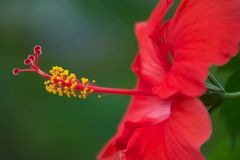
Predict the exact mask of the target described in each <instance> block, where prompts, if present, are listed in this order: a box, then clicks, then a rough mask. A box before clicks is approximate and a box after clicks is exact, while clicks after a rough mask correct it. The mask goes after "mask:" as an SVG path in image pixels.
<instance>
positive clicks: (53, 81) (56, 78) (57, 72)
mask: <svg viewBox="0 0 240 160" xmlns="http://www.w3.org/2000/svg"><path fill="white" fill-rule="evenodd" d="M50 74H51V78H50V80H48V81H45V82H44V84H45V85H46V87H45V89H46V91H48V92H50V93H53V94H58V95H59V96H63V95H64V94H65V95H66V96H67V97H72V96H73V97H78V98H82V99H85V98H86V97H87V96H88V95H89V94H91V93H93V92H94V90H93V89H89V87H88V86H89V85H90V84H89V83H88V82H89V80H88V79H87V78H84V77H83V78H81V79H80V80H78V79H77V77H76V75H75V74H73V73H70V72H69V70H64V69H63V68H62V67H58V66H55V67H52V69H51V70H50ZM92 83H95V80H93V81H92ZM78 84H79V85H84V88H83V89H82V90H80V91H78V90H77V89H76V86H77V85H78Z"/></svg>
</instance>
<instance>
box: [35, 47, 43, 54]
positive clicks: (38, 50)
mask: <svg viewBox="0 0 240 160" xmlns="http://www.w3.org/2000/svg"><path fill="white" fill-rule="evenodd" d="M34 53H35V54H41V53H42V47H41V46H40V45H36V46H34Z"/></svg>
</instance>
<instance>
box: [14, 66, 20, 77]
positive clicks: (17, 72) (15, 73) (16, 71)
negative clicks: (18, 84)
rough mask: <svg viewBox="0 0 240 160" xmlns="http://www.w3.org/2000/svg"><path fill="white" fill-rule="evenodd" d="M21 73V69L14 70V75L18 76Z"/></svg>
mask: <svg viewBox="0 0 240 160" xmlns="http://www.w3.org/2000/svg"><path fill="white" fill-rule="evenodd" d="M19 72H20V69H19V68H14V69H13V75H15V76H16V75H18V74H19Z"/></svg>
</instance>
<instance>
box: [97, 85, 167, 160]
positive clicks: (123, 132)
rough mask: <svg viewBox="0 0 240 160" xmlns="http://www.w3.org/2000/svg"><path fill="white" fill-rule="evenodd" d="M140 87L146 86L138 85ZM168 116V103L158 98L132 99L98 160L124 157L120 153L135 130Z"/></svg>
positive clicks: (138, 97) (141, 97)
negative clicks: (115, 131) (113, 135)
mask: <svg viewBox="0 0 240 160" xmlns="http://www.w3.org/2000/svg"><path fill="white" fill-rule="evenodd" d="M140 87H141V88H142V87H146V86H142V84H140ZM140 87H139V88H140ZM169 115H170V102H167V101H163V100H161V99H159V98H158V97H144V96H136V97H134V98H133V100H132V102H131V104H130V106H129V110H128V112H127V114H126V115H125V117H124V119H123V121H122V123H121V124H120V126H119V129H118V132H117V134H116V136H115V137H114V138H112V140H111V141H110V142H109V143H108V144H107V146H106V147H105V149H104V150H103V151H102V153H100V155H99V159H101V160H108V159H109V160H117V159H121V158H120V157H123V156H124V153H123V152H122V151H123V150H124V149H126V147H127V144H128V141H129V139H130V138H131V137H132V135H133V134H134V131H135V129H136V128H142V127H145V126H150V125H154V124H157V123H159V122H161V121H163V120H165V119H167V118H168V116H169ZM121 160H123V159H121Z"/></svg>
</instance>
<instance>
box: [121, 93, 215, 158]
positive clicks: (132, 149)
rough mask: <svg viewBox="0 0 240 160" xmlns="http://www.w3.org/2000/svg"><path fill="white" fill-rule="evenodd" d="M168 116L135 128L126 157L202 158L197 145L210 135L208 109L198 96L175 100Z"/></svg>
mask: <svg viewBox="0 0 240 160" xmlns="http://www.w3.org/2000/svg"><path fill="white" fill-rule="evenodd" d="M171 107H172V110H171V116H170V117H169V118H168V119H167V120H165V121H163V122H161V123H159V124H157V125H152V126H148V127H143V128H138V129H136V131H135V132H134V135H133V137H132V138H131V139H130V141H129V144H128V146H127V149H126V151H125V156H126V159H127V160H136V159H137V160H204V159H205V158H204V156H203V155H202V154H201V152H200V146H201V145H202V144H203V143H204V142H205V141H206V140H207V139H208V138H209V137H210V134H211V122H210V118H209V115H208V112H207V110H206V108H205V107H204V105H203V104H202V103H201V102H200V101H199V100H198V99H190V98H185V99H178V100H175V101H174V102H173V103H172V106H171Z"/></svg>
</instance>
